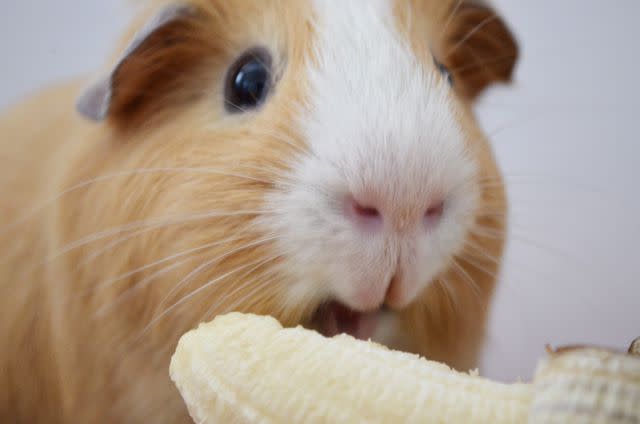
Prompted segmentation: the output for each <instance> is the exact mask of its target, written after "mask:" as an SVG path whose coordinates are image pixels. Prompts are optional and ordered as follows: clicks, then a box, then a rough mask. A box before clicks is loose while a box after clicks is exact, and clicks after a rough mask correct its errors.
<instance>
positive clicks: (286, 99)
mask: <svg viewBox="0 0 640 424" xmlns="http://www.w3.org/2000/svg"><path fill="white" fill-rule="evenodd" d="M143 21H144V22H142V23H141V24H140V25H139V26H137V27H136V28H137V29H138V30H137V31H136V32H135V33H134V34H132V35H131V37H128V39H129V40H132V41H131V42H130V44H129V47H128V48H127V49H126V50H124V53H123V54H121V55H120V56H119V58H118V60H117V61H116V64H115V66H114V67H113V68H112V71H111V72H110V73H109V74H108V75H107V77H106V78H104V79H102V80H100V81H98V82H97V83H96V84H95V85H93V86H92V87H91V88H90V89H88V90H87V92H86V93H85V94H84V95H83V96H82V97H81V98H80V101H79V103H78V108H79V110H80V111H81V113H82V114H83V115H85V116H86V117H89V118H91V119H93V120H96V121H104V123H103V124H101V125H104V126H105V127H106V128H108V129H109V131H108V134H109V135H110V136H109V137H107V138H108V140H107V143H108V144H107V146H103V148H105V149H107V150H109V152H111V154H110V155H109V156H108V159H105V160H106V161H107V162H108V163H109V164H110V165H108V166H107V165H105V167H109V168H110V169H111V168H116V169H135V170H137V171H136V172H137V173H136V174H135V175H132V176H131V178H130V179H129V180H128V182H127V184H126V185H124V184H122V185H120V187H119V189H118V190H120V194H119V203H118V205H117V206H118V207H119V208H120V211H121V212H118V213H121V214H123V216H126V217H127V218H126V220H124V219H123V222H125V221H127V222H128V221H136V222H138V221H141V220H144V219H149V218H150V217H155V218H158V217H171V219H175V221H174V222H173V223H172V224H170V225H166V226H162V227H161V228H156V229H154V236H153V237H150V236H148V237H147V236H145V235H141V236H137V237H135V240H129V242H128V243H132V244H131V245H133V243H138V247H137V248H130V250H129V251H128V252H129V254H130V256H131V257H134V258H136V259H131V260H132V261H134V262H136V263H135V265H136V266H135V267H134V268H136V269H139V268H140V267H143V266H144V265H145V264H149V263H151V264H153V263H154V261H159V260H163V259H165V258H171V256H172V255H173V256H174V257H173V258H172V259H171V260H172V261H178V259H180V260H182V261H183V263H182V264H180V265H179V266H176V267H175V268H173V269H171V270H170V271H167V272H166V273H165V274H160V276H155V277H154V278H160V279H162V280H163V281H164V283H163V284H158V285H157V286H158V287H164V290H165V292H164V293H162V294H159V295H158V299H166V298H167V296H169V297H171V298H172V299H173V300H171V301H168V302H166V303H165V306H167V307H168V308H165V309H163V310H164V311H165V312H167V313H168V312H169V311H170V310H172V309H174V308H175V309H177V308H180V310H181V311H182V312H181V314H182V315H181V316H183V317H184V316H185V314H186V315H189V316H191V317H192V318H193V320H199V319H206V318H210V317H211V315H213V314H218V313H223V312H227V311H229V310H231V309H233V310H241V311H251V312H256V313H268V314H272V315H274V316H276V317H278V318H280V319H281V320H283V321H284V322H285V323H290V324H297V323H303V324H305V325H309V326H312V327H316V328H319V329H320V330H322V331H323V332H325V333H326V334H333V333H336V332H339V331H346V332H349V333H351V334H354V335H356V336H358V337H363V338H367V337H370V336H372V335H373V334H375V333H376V329H377V324H376V319H375V316H376V315H377V314H378V312H379V311H382V310H384V311H385V313H391V314H393V313H396V312H397V311H402V310H405V309H407V308H410V307H411V305H414V304H416V303H418V302H420V301H421V299H424V298H425V297H429V296H445V295H447V294H446V293H445V292H443V291H436V290H435V289H433V290H431V291H430V288H431V287H434V286H436V285H438V283H441V282H442V277H443V276H447V275H450V274H451V273H452V270H457V269H460V270H461V273H464V274H459V275H458V277H452V276H451V277H450V278H451V279H455V278H457V279H458V280H463V279H464V277H463V276H464V275H465V274H466V275H467V276H468V275H469V274H470V271H469V270H468V269H467V266H468V265H466V264H462V263H461V262H460V261H456V259H457V258H459V257H460V255H462V254H463V252H465V250H466V249H468V248H469V246H470V243H472V246H475V249H477V250H478V251H482V250H483V248H484V247H485V246H484V243H488V244H491V246H492V247H491V249H489V250H488V251H489V252H490V253H491V254H492V255H493V257H494V260H495V259H496V258H495V257H496V256H499V253H500V249H501V243H502V232H501V231H500V230H501V229H502V224H503V220H504V213H505V205H504V199H503V197H504V193H503V191H502V187H501V184H500V174H499V171H498V167H497V166H496V164H495V162H494V159H493V155H492V153H491V149H490V146H489V144H488V142H487V140H486V139H485V137H484V136H483V134H482V132H481V131H480V130H479V128H478V125H477V123H476V122H475V120H474V118H473V115H472V112H471V105H472V103H473V101H474V100H475V99H476V97H477V96H478V95H479V94H481V93H482V91H483V90H484V89H485V88H487V87H488V86H489V85H491V84H493V83H496V82H501V81H508V80H509V79H510V77H511V73H512V70H513V67H514V64H515V61H516V56H517V47H516V44H515V42H514V40H513V38H512V36H511V34H510V33H509V31H508V29H507V28H506V26H505V25H504V24H503V22H502V21H501V19H500V18H499V17H498V16H497V15H496V14H495V13H494V11H493V10H492V9H490V8H489V7H488V6H486V5H485V4H483V3H481V2H477V1H470V0H371V1H369V0H367V1H354V0H348V1H344V0H314V1H305V2H302V1H298V0H264V1H255V0H237V1H233V2H228V1H222V0H199V1H195V0H192V1H185V2H182V3H174V2H170V3H168V4H162V5H156V6H154V7H153V8H152V12H151V13H150V14H145V15H144V18H143ZM156 174H159V175H156ZM123 190H124V191H125V192H126V193H125V195H124V197H123V195H122V193H121V192H122V191H123ZM95 195H96V199H97V198H98V196H100V195H102V196H103V197H102V198H101V200H96V199H94V200H95V202H97V203H98V204H99V203H100V202H104V201H105V200H104V191H102V192H101V191H99V190H98V191H96V193H95ZM123 198H124V199H125V200H126V201H123ZM95 202H94V207H95ZM105 209H108V207H107V208H105ZM122 211H124V212H122ZM181 217H190V218H189V219H184V220H183V221H180V219H181ZM191 218H193V219H191ZM159 222H160V221H159ZM488 223H490V224H488ZM487 226H490V227H491V228H493V229H496V230H497V231H494V232H493V233H492V234H491V237H487V238H481V237H478V235H479V234H480V231H481V230H482V231H488V230H486V227H487ZM184 252H187V253H188V254H185V253H184ZM176 255H178V256H176ZM179 255H183V256H179ZM481 259H483V257H482V256H478V261H481ZM168 263H172V262H168ZM129 266H131V263H129ZM488 266H489V267H492V266H493V267H495V263H493V264H491V265H488ZM465 270H467V271H465ZM132 284H134V285H135V283H132ZM461 285H464V284H463V283H461ZM468 285H473V282H471V284H468ZM480 289H481V290H484V289H486V290H487V291H490V287H480ZM170 295H171V296H170ZM453 296H455V292H454V293H453ZM454 301H455V299H454ZM207 313H208V314H211V315H209V316H208V317H207V316H206V315H207ZM380 313H381V312H380Z"/></svg>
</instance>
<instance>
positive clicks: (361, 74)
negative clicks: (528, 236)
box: [269, 0, 478, 309]
mask: <svg viewBox="0 0 640 424" xmlns="http://www.w3.org/2000/svg"><path fill="white" fill-rule="evenodd" d="M314 5H315V11H316V21H315V25H316V26H317V32H318V34H319V38H318V39H317V46H316V48H315V51H314V55H315V59H317V60H316V61H315V62H316V63H315V64H313V63H311V61H310V64H309V69H308V78H309V89H310V91H309V96H308V99H307V100H308V104H307V106H306V109H305V111H304V112H303V113H301V115H300V122H299V125H300V128H301V130H302V134H303V135H304V139H305V140H304V141H305V142H306V143H307V144H308V146H309V150H310V151H311V153H310V154H309V155H308V156H306V157H304V158H302V159H299V160H298V161H297V162H296V163H295V164H294V167H293V171H292V173H293V175H292V177H291V179H292V181H294V187H293V188H287V189H286V190H283V192H282V193H281V194H278V195H276V196H273V197H272V198H270V199H269V202H270V204H271V205H272V208H273V210H274V211H277V213H276V218H275V219H274V220H272V221H271V222H270V226H271V229H272V230H274V231H276V233H278V234H279V236H280V237H281V243H282V244H281V247H282V249H283V251H287V252H290V251H291V250H292V249H293V250H294V251H295V253H294V254H289V255H288V261H287V263H286V264H285V267H286V269H287V271H288V272H290V273H292V274H293V277H294V278H295V280H296V281H297V282H298V283H297V285H295V286H294V287H292V288H291V292H290V293H289V294H290V297H291V299H290V301H292V302H297V301H302V300H304V301H309V299H310V298H314V299H315V300H316V301H320V300H324V299H326V298H337V299H339V300H341V301H342V302H344V303H346V304H348V305H350V306H351V307H354V308H358V309H366V308H371V307H375V306H378V305H379V304H380V301H381V300H382V298H383V297H384V293H385V292H386V290H387V287H388V284H389V281H390V279H391V278H392V277H393V276H394V275H395V274H397V273H400V275H401V281H402V287H403V297H404V298H405V299H406V301H411V300H414V299H415V298H416V297H417V296H418V295H419V293H420V292H421V291H422V290H423V289H424V288H425V287H426V286H427V285H428V284H429V282H430V281H432V280H433V279H434V278H435V277H436V276H437V274H438V273H439V272H441V271H443V269H444V268H445V267H446V266H447V263H448V261H449V259H450V258H451V256H452V255H453V254H455V253H457V252H458V251H459V250H460V249H461V247H462V244H463V240H464V237H465V234H466V232H467V231H468V229H469V227H470V225H471V223H472V219H473V216H474V210H475V207H476V205H477V200H478V198H477V196H478V188H477V184H474V183H473V181H474V180H475V173H476V169H477V164H476V163H475V162H474V161H473V159H472V157H471V155H470V154H469V153H468V152H467V147H466V146H467V145H466V143H465V140H464V135H463V133H462V131H461V128H460V125H459V123H458V121H457V119H456V114H455V111H454V109H453V107H454V106H453V105H454V103H453V102H452V93H451V88H450V87H449V86H448V84H447V82H446V81H445V80H444V78H442V76H441V75H440V74H439V73H438V71H437V69H436V67H435V66H432V64H431V63H427V64H424V63H421V62H420V61H419V60H418V59H417V57H416V56H415V55H414V53H413V52H412V50H411V49H410V48H409V47H408V43H407V41H406V40H403V39H402V38H401V36H400V32H399V31H398V27H397V24H396V22H395V18H394V16H393V13H392V3H391V0H367V1H352V0H347V1H345V0H316V1H315V2H314ZM362 193H369V194H371V195H372V196H373V197H374V198H375V199H376V201H377V202H378V204H379V205H380V206H379V207H380V209H381V210H383V215H384V219H385V224H384V228H383V229H382V230H381V231H377V232H376V231H369V232H368V231H362V229H361V228H360V229H359V228H357V226H355V225H353V223H352V222H351V221H350V220H349V219H348V218H347V217H346V216H345V215H344V213H343V209H342V199H343V198H344V196H345V195H349V194H356V195H359V194H362ZM439 198H444V199H445V202H446V210H445V213H444V216H443V217H442V220H441V221H440V222H439V223H438V224H437V225H436V226H435V227H433V228H427V227H426V226H425V225H424V221H423V216H424V213H425V211H426V209H427V207H428V206H429V205H430V204H432V203H433V202H435V201H437V200H438V199H439Z"/></svg>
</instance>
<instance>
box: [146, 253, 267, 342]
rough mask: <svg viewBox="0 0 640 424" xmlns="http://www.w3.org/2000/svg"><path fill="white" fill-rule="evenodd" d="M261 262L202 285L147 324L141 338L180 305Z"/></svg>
mask: <svg viewBox="0 0 640 424" xmlns="http://www.w3.org/2000/svg"><path fill="white" fill-rule="evenodd" d="M259 262H260V261H256V262H251V263H248V264H244V265H241V266H239V267H236V268H235V269H233V270H231V271H229V272H226V273H224V274H222V275H220V276H218V277H216V278H214V279H213V280H210V281H208V282H207V283H206V284H204V285H202V286H201V287H199V288H197V289H195V290H193V291H192V292H191V293H189V294H187V295H185V296H183V297H182V298H181V299H180V300H178V301H177V302H175V303H174V304H173V305H171V306H169V307H168V308H166V309H165V310H164V311H163V312H162V313H161V314H160V315H158V316H156V317H155V318H153V319H152V320H151V322H149V324H147V326H146V327H145V328H143V329H142V332H141V334H140V336H139V337H140V338H141V337H143V336H144V335H145V334H146V333H147V332H148V331H149V330H150V329H151V328H152V327H153V326H154V325H155V324H156V323H158V322H159V321H160V320H161V319H163V318H164V317H166V316H167V315H168V314H169V313H171V312H172V311H173V310H175V309H176V308H177V307H179V306H180V305H182V304H184V303H185V302H187V301H189V299H192V298H193V297H194V296H196V295H198V294H199V293H201V292H203V291H204V290H207V289H208V288H210V287H212V286H213V285H214V284H215V283H217V282H219V281H222V280H224V279H225V278H227V277H229V276H231V275H233V274H236V273H238V272H240V271H242V270H243V269H247V268H249V267H252V266H255V265H256V264H258V263H259Z"/></svg>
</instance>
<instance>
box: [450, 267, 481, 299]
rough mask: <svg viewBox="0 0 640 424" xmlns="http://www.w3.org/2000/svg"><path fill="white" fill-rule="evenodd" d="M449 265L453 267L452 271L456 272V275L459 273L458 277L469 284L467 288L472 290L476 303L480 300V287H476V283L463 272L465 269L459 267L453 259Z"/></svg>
mask: <svg viewBox="0 0 640 424" xmlns="http://www.w3.org/2000/svg"><path fill="white" fill-rule="evenodd" d="M451 264H452V265H453V269H454V271H456V273H459V275H461V276H462V277H463V279H464V280H465V281H466V282H467V283H468V284H469V287H471V289H472V290H473V292H474V294H475V295H476V297H477V299H478V301H480V300H481V299H482V291H481V289H480V286H478V283H476V282H475V281H474V280H473V278H472V277H471V276H470V275H469V273H467V271H465V269H464V268H463V267H462V266H460V264H459V263H458V261H456V259H455V258H453V260H452V261H451Z"/></svg>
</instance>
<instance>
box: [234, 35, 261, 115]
mask: <svg viewBox="0 0 640 424" xmlns="http://www.w3.org/2000/svg"><path fill="white" fill-rule="evenodd" d="M270 83H271V55H270V54H269V52H268V51H266V50H265V49H262V48H256V49H252V50H250V51H248V52H246V53H244V54H243V55H242V56H241V57H240V58H239V59H238V60H236V62H235V63H234V64H233V66H231V68H230V69H229V72H228V74H227V79H226V83H225V93H224V97H225V104H226V109H227V110H228V111H229V112H245V111H247V110H249V109H253V108H256V107H258V106H260V104H262V102H263V101H264V99H265V98H266V97H267V94H268V93H269V89H270Z"/></svg>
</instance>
